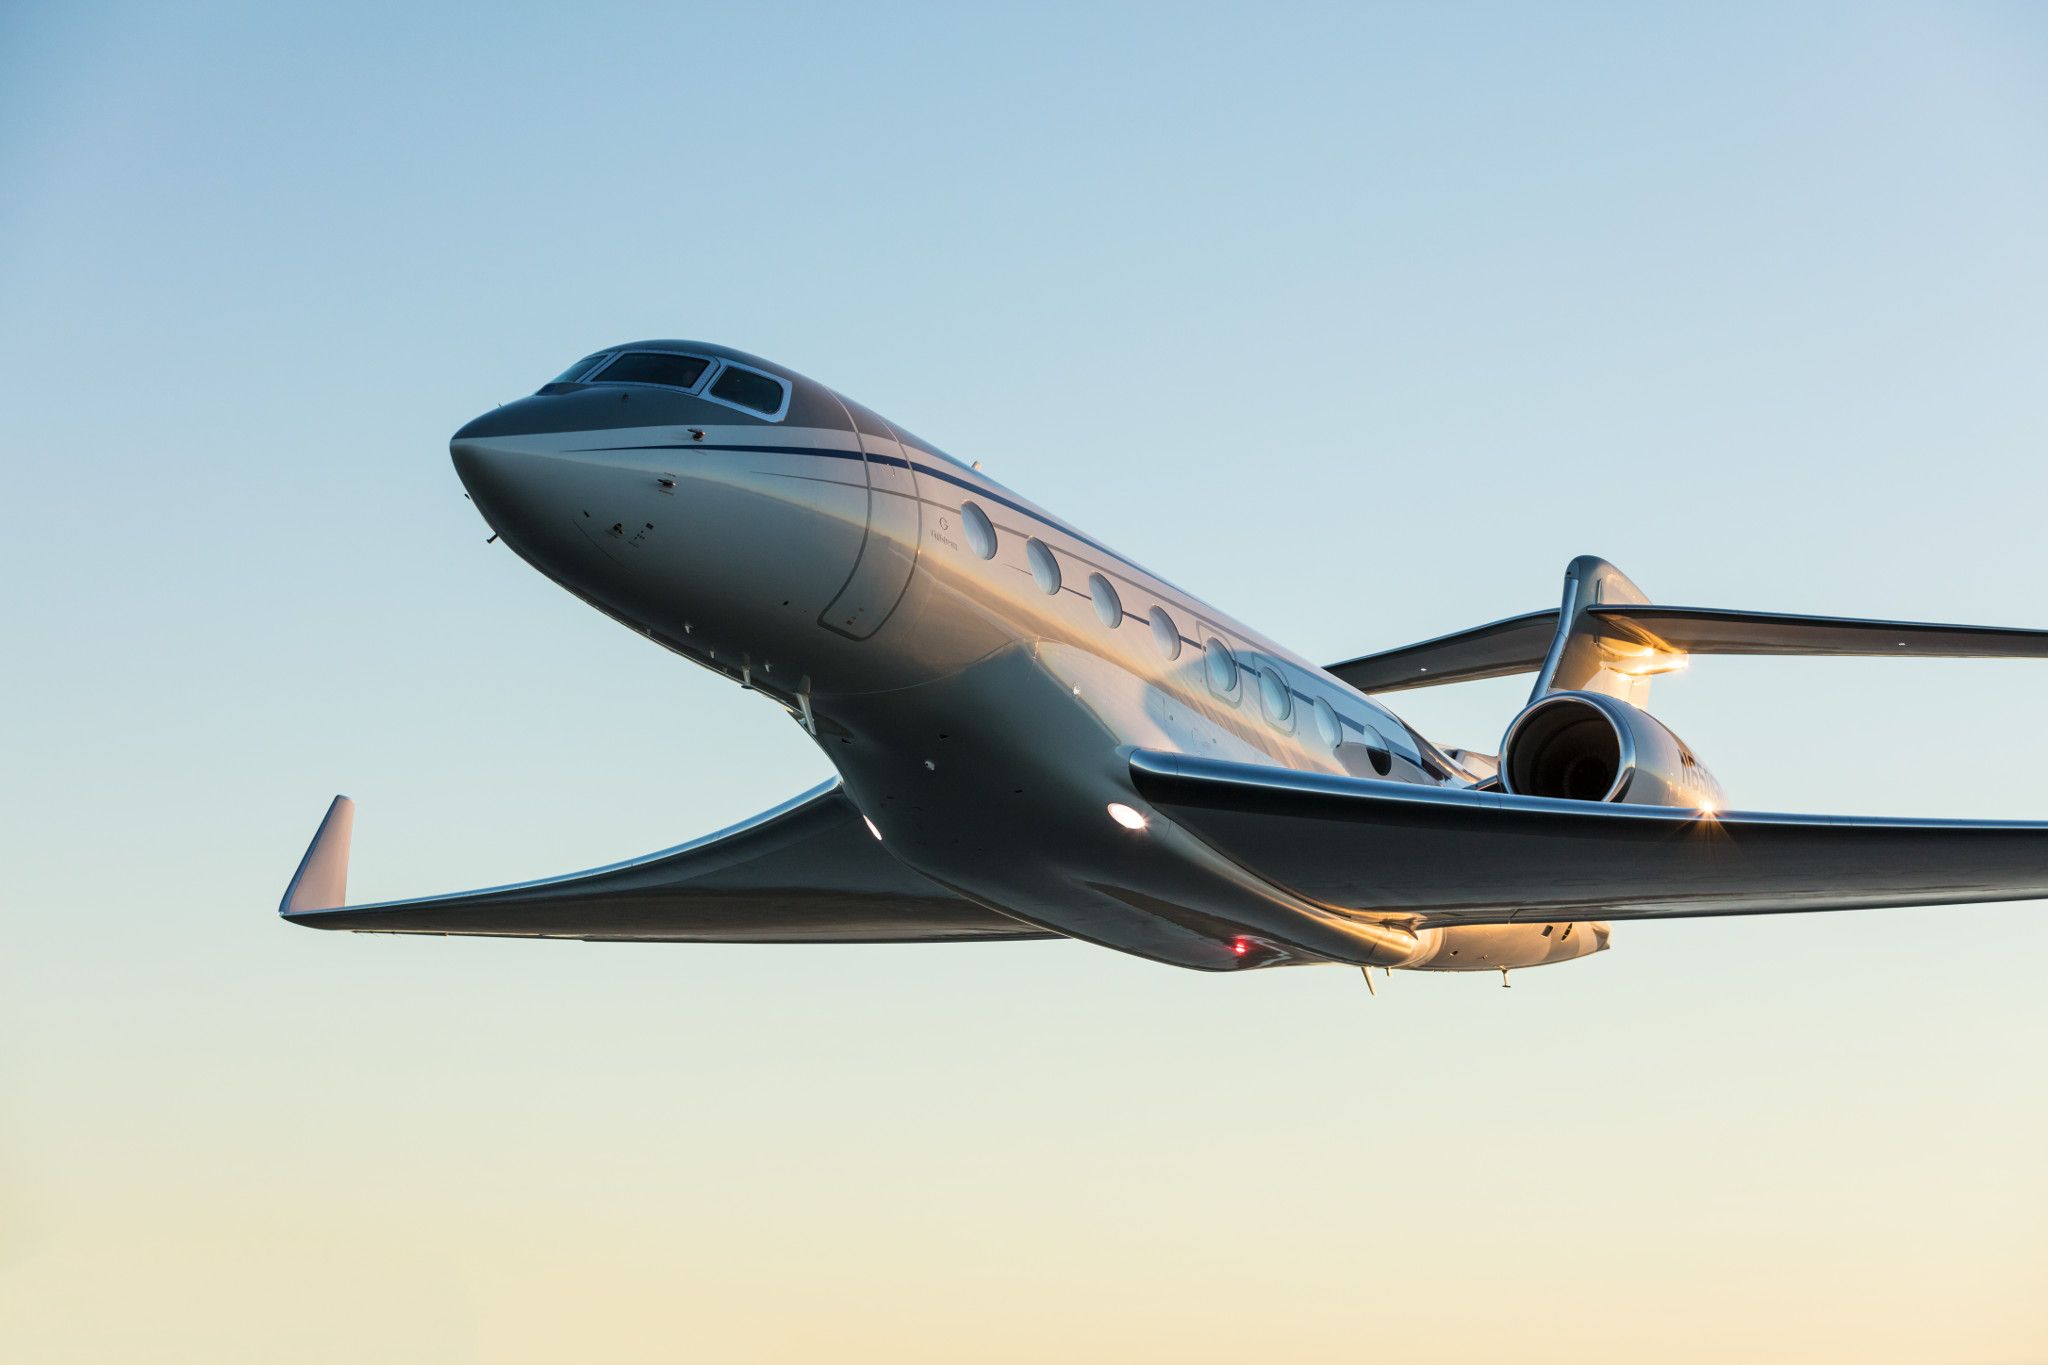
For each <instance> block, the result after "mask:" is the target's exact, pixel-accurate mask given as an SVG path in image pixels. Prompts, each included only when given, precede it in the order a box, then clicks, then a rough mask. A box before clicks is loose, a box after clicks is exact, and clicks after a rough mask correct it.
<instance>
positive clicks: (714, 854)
mask: <svg viewBox="0 0 2048 1365" xmlns="http://www.w3.org/2000/svg"><path fill="white" fill-rule="evenodd" d="M449 451H450V456H451V458H452V459H453V461H454V464H455V468H456V471H457V473H458V474H459V476H460V478H461V481H462V483H463V485H464V487H465V488H466V489H467V490H468V495H469V497H470V498H471V499H472V500H473V502H474V504H475V506H476V508H477V510H478V511H479V512H480V513H481V514H482V516H483V518H484V520H485V521H486V522H487V523H488V525H489V528H490V530H491V532H492V536H491V538H492V539H493V540H497V539H502V540H503V541H504V542H505V544H506V545H508V546H509V547H510V548H511V549H512V551H513V552H514V553H515V554H517V555H518V556H519V557H520V558H521V559H523V560H525V561H526V562H527V563H528V564H530V565H531V566H532V567H533V568H535V569H537V570H539V571H540V573H542V574H543V575H545V576H546V577H547V578H549V579H551V580H553V581H554V582H555V583H557V584H559V585H560V586H561V587H563V588H566V589H567V590H568V591H569V592H571V593H574V594H575V595H576V596H577V597H579V598H581V599H582V600H583V601H584V602H586V603H588V604H589V605H591V606H593V607H595V608H596V609H597V610H599V611H601V612H603V613H605V614H606V615H607V616H610V617H612V618H613V619H614V620H616V621H618V622H619V623H621V624H622V625H625V626H626V627H628V628H630V629H632V630H634V631H637V632H639V633H640V634H641V635H643V636H645V637H646V638H647V639H649V640H651V641H653V642H655V643H656V644H659V645H661V646H662V647H663V648H665V649H667V650H669V651H671V652H672V653H675V654H677V655H680V656H682V657H683V658H685V659H688V660H689V661H691V662H692V663H695V664H698V665H700V666H702V667H704V668H707V669H710V670H711V671H713V672H715V673H718V674H720V675H722V676H724V677H725V678H727V679H729V680H730V681H732V682H735V683H737V684H738V685H739V686H740V687H741V688H742V689H744V690H747V691H750V692H752V693H754V694H756V695H757V696H760V697H763V698H766V699H767V700H769V701H771V702H773V703H774V704H775V705H776V706H778V707H781V708H782V709H783V710H785V711H786V712H788V714H789V715H790V716H791V717H792V718H793V719H794V720H795V721H796V723H797V724H798V725H800V726H801V727H802V729H803V730H804V732H805V733H806V734H807V735H808V736H809V737H810V738H811V740H812V741H814V742H815V743H816V744H817V746H818V748H819V750H820V751H821V752H822V753H823V754H824V755H825V757H826V758H827V760H829V761H830V763H831V765H832V767H833V768H834V769H835V770H836V772H837V777H836V778H834V779H832V780H830V781H827V782H825V783H823V784H821V785H819V786H817V787H815V788H813V789H812V790H810V791H807V792H804V793H803V794H801V795H799V796H797V797H795V798H793V799H792V800H790V801H788V802H786V803H785V804H783V805H780V806H777V807H775V808H774V809H773V810H769V811H766V812H763V813H762V814H761V815H759V816H757V817H755V818H753V819H751V820H748V821H745V822H744V823H742V824H739V825H736V826H734V827H732V828H730V829H727V830H723V831H721V832H719V833H716V834H711V835H708V836H706V837H704V838H700V839H697V840H694V841H692V842H689V843H685V844H681V845H678V846H677V847H674V848H670V849H666V850H663V851H661V852H658V853H654V854H651V855H648V856H646V857H642V858H638V859H634V860H632V861H628V862H622V863H617V864H613V865H611V866H607V867H600V868H596V869H593V870H590V871H586V872H579V873H575V874H573V875H569V876H563V877H555V878H549V879H545V880H540V881H528V882H520V883H515V884H512V885H507V886H496V887H490V888H486V889H483V890H477V891H467V892H461V893H456V894H450V895H439V896H428V897H424V898H420V899H412V900H399V901H386V902H382V903H378V904H368V905H350V904H348V903H347V874H348V860H349V843H350V834H351V827H352V823H353V813H354V806H353V804H352V803H351V802H350V801H349V800H348V798H346V797H336V798H335V799H334V802H333V804H332V805H331V806H330V808H329V809H328V812H327V815H326V817H325V819H324V820H323V821H322V822H321V824H320V826H319V829H318V831H317V833H316V834H315V835H314V838H313V841H312V843H311V845H310V846H309V847H308V848H307V850H306V853H305V856H304V858H303V859H302V860H301V862H300V864H299V867H298V870H297V872H296V873H295V874H294V875H293V877H292V879H291V882H290V884H289V886H288V887H287V889H286V891H285V894H284V898H283V902H282V904H281V906H280V912H281V913H282V915H283V916H284V918H285V919H287V920H289V921H291V922H292V923H295V924H301V925H307V926H310V927H313V928H320V929H346V930H364V931H372V932H388V933H413V934H444V935H445V934H477V935H493V936H511V937H527V938H568V939H587V940H625V941H644V942H656V941H659V942H714V943H907V942H956V941H963V942H964V941H979V940H1020V939H1046V938H1071V939H1080V940H1083V941H1085V942H1088V943H1093V944H1097V945H1100V946H1102V947H1106V948H1113V949H1116V950H1119V951H1121V952H1125V953H1130V954H1134V955H1136V956H1138V957H1141V958H1147V959H1150V960H1152V961H1155V962H1160V963H1166V964H1170V965H1173V966H1178V967H1187V968H1194V969H1199V970H1205V971H1217V972H1234V971H1244V970H1249V969H1256V968H1264V967H1273V966H1282V965H1297V964H1335V965H1340V966H1344V967H1349V968H1358V969H1363V970H1364V971H1365V973H1366V982H1367V984H1368V985H1371V983H1372V969H1373V968H1375V967H1377V968H1381V969H1383V971H1384V970H1395V969H1399V970H1418V971H1497V972H1500V973H1501V978H1502V984H1507V983H1508V976H1507V974H1508V972H1509V971H1510V970H1513V969H1520V968H1527V967H1537V966H1545V965H1549V964H1553V963H1559V962H1568V961H1574V960H1578V959H1581V958H1585V957H1589V956H1591V955H1592V954H1594V953H1597V952H1600V951H1601V950H1603V949H1605V948H1607V947H1608V946H1609V942H1610V939H1611V930H1612V925H1613V924H1615V923H1617V922H1625V921H1633V920H1646V919H1660V918H1675V917H1684V916H1712V915H1760V914H1773V913H1779V912H1786V911H1816V910H1852V909H1862V908H1868V907H1878V906H1903V905H1939V904H1954V903H1966V902H1988V901H2003V900H2026V899H2035V898H2041V897H2048V823H2032V822H2018V821H2005V822H1989V823H1986V822H1969V821H1957V820H1911V819H1895V818H1849V817H1836V816H1805V815H1785V814H1768V813H1753V812H1747V811H1736V810H1731V809H1728V808H1727V807H1726V803H1725V801H1724V799H1723V796H1722V792H1721V789H1720V787H1719V785H1718V784H1717V783H1716V782H1715V780H1714V778H1713V777H1712V775H1711V774H1710V773H1709V772H1708V770H1707V768H1706V767H1705V766H1704V765H1703V764H1702V763H1701V762H1700V760H1699V758H1698V756H1697V755H1696V754H1695V753H1694V752H1693V750H1692V749H1691V747H1690V746H1688V745H1687V744H1686V743H1685V741H1684V740H1682V739H1680V738H1679V737H1678V736H1677V735H1676V734H1674V733H1673V732H1672V731H1671V730H1670V729H1669V728H1667V727H1666V726H1665V725H1663V724H1662V723H1661V722H1659V721H1658V720H1657V719H1655V718H1654V717H1653V716H1652V715H1651V714H1650V712H1649V711H1648V709H1647V704H1648V696H1649V690H1650V686H1651V684H1652V682H1653V680H1654V679H1655V678H1656V677H1657V676H1659V675H1661V674H1665V673H1669V672H1672V671H1674V670H1676V669H1678V668H1681V667H1684V666H1685V665H1686V664H1687V663H1688V661H1689V659H1690V657H1691V656H1692V655H1696V654H1697V655H1714V654H1750V655H1838V656H1878V655H1891V656H1896V657H1909V656H1922V657H1924V656H1939V657H1954V658H1962V657H2000V658H2042V657H2048V631H2041V630H2022V629H2009V628H2000V627H1984V626H1956V625H1936V624H1926V623H1915V622H1899V621H1871V620H1856V619H1849V618H1840V617H1822V616H1793V615H1785V614H1781V613H1771V612H1755V611H1730V610H1723V609H1717V608H1705V607H1682V606H1664V605H1658V604H1655V603H1653V602H1651V601H1650V600H1649V599H1648V598H1647V597H1646V596H1645V594H1644V593H1643V592H1642V591H1641V590H1639V589H1638V588H1637V587H1636V585H1635V584H1634V583H1632V582H1631V581H1630V580H1629V579H1628V578H1627V577H1626V576H1625V575H1624V574H1622V572H1621V571H1620V570H1619V569H1617V568H1615V567H1614V566H1613V565H1612V564H1609V563H1607V562H1605V561H1604V560H1601V559H1598V558H1595V557H1592V556H1582V557H1580V558H1577V559H1574V560H1573V561H1572V562H1571V564H1570V566H1569V568H1568V569H1567V570H1566V573H1565V580H1564V592H1563V598H1562V601H1561V602H1560V603H1559V605H1558V606H1557V607H1556V608H1554V609H1546V610H1542V611H1534V612H1529V613H1526V614H1524V615H1519V616H1512V617H1508V618H1506V619H1504V620H1499V621H1494V622H1492V623H1490V624H1487V625H1481V626H1478V627H1476V628H1473V629H1470V630H1463V631H1457V632H1455V633H1452V634H1448V635H1442V636H1439V637H1437V638H1435V639H1431V640H1426V641H1423V642H1421V643H1419V644H1411V645H1406V646H1402V647H1399V648H1395V649H1389V650H1384V651H1381V652H1377V653H1372V654H1366V655H1363V656H1361V657H1359V658H1354V659H1349V660H1345V661H1343V662H1340V663H1333V664H1330V665H1328V666H1326V667H1324V666H1317V665H1316V664H1314V663H1312V662H1310V661H1308V660H1306V659H1304V658H1301V657H1300V656H1298V655H1295V654H1293V653H1290V652H1289V651H1288V650H1286V649H1284V648H1283V647H1281V646H1280V645H1278V644H1275V643H1274V642H1272V641H1270V640H1268V639H1266V638H1265V637H1263V636H1261V635H1259V634H1258V633H1257V632H1255V631H1254V630H1252V629H1251V628H1250V627H1248V626H1246V625H1243V624H1241V623H1239V622H1237V621H1234V620H1232V619H1231V618H1230V617H1228V616H1226V615H1224V614H1223V613H1221V612H1219V611H1217V610H1216V609H1215V608H1213V607H1211V606H1209V605H1207V604H1205V603H1204V602H1202V601H1200V600H1198V599H1196V598H1194V597H1192V596H1190V595H1189V594H1187V593H1185V592H1182V591H1181V590H1179V589H1178V588H1176V587H1174V586H1173V585H1172V584H1171V583H1168V582H1167V581H1166V580H1165V579H1163V578H1160V577H1159V576H1158V575H1156V574H1154V573H1152V572H1151V571H1149V570H1147V569H1146V568H1144V567H1142V566H1141V565H1139V564H1136V563H1134V562H1132V561H1131V560H1129V559H1127V558H1125V557H1124V556H1123V555H1121V554H1119V553H1117V552H1116V551H1115V550H1112V549H1110V548H1109V547H1108V546H1107V545H1106V544H1104V543H1103V542H1101V541H1099V540H1096V539H1094V538H1092V537H1090V536H1089V535H1087V534H1085V533H1084V532H1082V531H1080V530H1078V529H1076V528H1075V527H1074V526H1072V525H1071V524H1069V523H1068V522H1066V521H1063V520H1061V519H1060V518H1058V517H1055V516H1053V515H1052V514H1051V513H1049V512H1047V511H1045V510H1043V509H1042V508H1040V507H1038V506H1037V505H1036V504H1034V503H1032V502H1030V501H1028V500H1026V499H1025V498H1023V497H1021V496H1019V495H1018V494H1016V493H1014V492H1012V491H1010V490H1009V489H1008V488H1007V487H1005V486H1004V485H1003V484H1001V483H998V482H997V481H996V480H995V479H993V478H991V477H990V476H989V475H987V474H985V473H983V472H982V471H981V469H980V468H979V465H978V464H976V463H968V462H963V461H961V460H958V459H955V458H953V457H952V456H950V455H947V454H946V453H945V452H943V451H941V450H939V449H938V448H937V447H936V446H934V445H932V444H930V443H929V442H927V441H924V440H921V439H919V438H918V437H916V436H914V435H912V434H911V433H910V432H908V431H906V430H904V429H903V428H902V427H899V426H897V425H896V424H894V423H893V422H890V421H886V420H884V419H883V418H882V417H880V416H878V415H877V414H875V413H874V412H872V411H870V410H869V409H868V408H865V407H863V406H861V405H860V404H859V403H856V402H854V401H853V400H851V399H849V398H846V397H844V396H842V395H840V394H839V393H836V392H835V391H833V390H831V389H829V388H826V387H825V386H823V385H821V384H818V383H816V382H814V381H812V380H809V379H806V378H804V377H803V376H802V375H800V374H797V373H796V372H795V371H793V370H790V369H788V368H786V367H784V366H781V365H778V364H775V363H773V362H771V361H767V360H763V359H761V358H759V357H756V356H752V355H748V354H746V353H744V352H741V351H736V350H733V349H731V348H728V347H724V346H714V345H707V344H704V343H701V342H694V341H642V342H632V343H628V344H625V345H620V346H612V347H607V348H606V349H604V350H601V351H597V352H594V353H592V354H590V355H587V356H585V357H584V358H582V359H580V360H578V361H577V362H576V363H575V364H574V365H571V366H570V367H569V368H568V369H566V370H564V371H563V372H562V373H561V374H560V375H559V376H557V377H556V378H555V379H554V380H552V381H551V382H549V383H547V384H544V385H542V386H541V388H540V389H539V390H538V391H537V392H535V393H534V394H532V395H531V396H529V397H525V398H521V399H518V400H516V401H514V402H511V403H507V404H505V405H503V406H501V407H498V408H497V409H495V410H494V411H491V412H488V413H485V414H484V415H483V416H481V417H478V418H476V419H475V420H474V421H472V422H470V423H468V424H467V425H466V426H464V427H462V428H461V429H460V430H459V431H457V432H456V433H455V435H454V437H453V439H452V440H451V442H450V445H449ZM1514 674H1530V675H1533V686H1532V688H1531V691H1530V694H1529V700H1528V702H1527V704H1526V705H1525V706H1524V707H1523V709H1522V710H1521V711H1520V713H1519V714H1517V715H1516V716H1515V717H1514V718H1513V720H1512V721H1511V722H1510V724H1509V725H1508V727H1507V729H1506V732H1505V735H1504V737H1503V738H1502V740H1501V742H1500V745H1499V746H1498V752H1497V753H1484V752H1478V751H1474V750H1469V749H1464V748H1455V747H1440V746H1438V745H1437V744H1434V743H1432V742H1431V741H1429V740H1428V739H1425V738H1424V737H1423V736H1422V735H1421V734H1419V733H1417V731H1416V730H1415V729H1414V728H1412V727H1411V726H1409V725H1407V724H1405V723H1403V722H1402V721H1401V720H1400V719H1399V718H1398V717H1396V716H1395V715H1394V713H1393V712H1392V711H1391V710H1389V709H1387V706H1386V705H1385V703H1384V702H1383V701H1382V698H1384V697H1386V696H1388V695H1389V694H1393V693H1398V692H1400V691H1403V690H1406V689H1411V688H1417V687H1430V686H1442V685H1448V684H1455V683H1459V682H1465V681H1470V680H1474V679H1480V678H1494V677H1502V676H1508V675H1514Z"/></svg>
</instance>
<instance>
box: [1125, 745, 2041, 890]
mask: <svg viewBox="0 0 2048 1365" xmlns="http://www.w3.org/2000/svg"><path fill="white" fill-rule="evenodd" d="M1131 776H1132V779H1133V781H1134V782H1135V783H1136V784H1137V788H1138V790H1139V791H1140V792H1141V793H1142V794H1143V795H1144V796H1145V798H1146V799H1147V800H1149V801H1150V802H1151V803H1152V804H1153V805H1154V806H1155V807H1157V808H1158V809H1159V810H1160V811H1161V812H1162V813H1163V814H1165V815H1166V816H1167V817H1168V818H1170V819H1172V820H1173V821H1174V822H1175V823H1177V824H1179V825H1180V826H1181V827H1182V828H1184V829H1187V830H1189V831H1191V832H1192V833H1194V834H1195V835H1196V836H1197V837H1198V838H1200V839H1202V840H1203V841H1204V842H1206V843H1208V844H1209V845H1210V846H1211V847H1213V848H1215V849H1216V850H1217V851H1218V852H1220V853H1222V854H1223V855H1224V856H1225V857H1228V858H1230V859H1232V860H1233V861H1235V862H1237V863H1238V864H1240V865H1241V866H1243V867H1245V868H1247V869H1249V870H1250V871H1252V872H1253V873H1255V874H1257V875H1258V876H1260V877H1262V878H1264V879H1266V880H1267V881H1270V882H1273V883H1275V884H1276V885H1279V886H1281V887H1284V888H1286V889H1287V890H1290V891H1293V892H1295V893H1297V894H1298V895H1301V896H1303V897H1306V898H1307V899H1309V900H1312V901H1315V902H1318V903H1320V904H1323V905H1328V906H1335V907H1338V908H1342V909H1349V910H1354V911H1358V912H1361V913H1365V914H1370V915H1373V916H1374V917H1378V918H1384V919H1386V920H1388V921H1392V922H1399V923H1405V924H1410V925H1413V926H1415V927H1418V928H1427V927H1430V926H1442V925H1453V924H1507V923H1512V922H1515V921H1518V920H1530V921H1535V922H1538V923H1546V922H1553V921H1560V922H1561V921H1579V920H1628V919H1669V918H1679V917H1685V916H1696V915H1763V914H1773V913H1778V912H1784V911H1800V910H1859V909H1868V908H1873V907H1877V906H1889V905H1946V904H1955V903H1962V902H1980V901H2008V900H2036V899H2040V898H2043V897H2048V824H2040V823H2031V822H2024V821H1997V822H1991V823H1973V822H1970V821H1964V820H1895V819H1864V818H1848V817H1834V816H1806V815H1769V814H1757V813H1751V812H1727V813H1724V814H1721V815H1718V816H1714V815H1702V814H1701V813H1699V812H1698V811H1693V810H1684V809H1679V808H1675V807H1666V806H1624V805H1609V804H1604V803H1601V802H1594V801H1556V800H1546V799H1543V798H1540V797H1527V796H1510V795H1506V794H1504V793H1499V792H1487V791H1475V790H1473V789H1470V788H1459V787H1424V786H1411V785H1407V784H1404V783H1399V782H1378V781H1373V780H1370V779H1365V778H1356V777H1342V776H1332V775H1327V774H1322V773H1304V772H1296V771H1293V770H1291V769H1284V768H1269V767H1263V766H1258V765H1253V764H1244V763H1228V762H1224V761H1222V760H1219V759H1207V758H1195V757H1190V756H1186V755H1178V754H1164V753H1154V752H1150V751H1145V750H1140V751H1138V752H1136V753H1134V754H1132V755H1131Z"/></svg>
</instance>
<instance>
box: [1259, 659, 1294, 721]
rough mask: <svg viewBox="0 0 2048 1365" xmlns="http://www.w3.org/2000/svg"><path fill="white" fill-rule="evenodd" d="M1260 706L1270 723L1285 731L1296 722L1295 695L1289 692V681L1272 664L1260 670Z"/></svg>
mask: <svg viewBox="0 0 2048 1365" xmlns="http://www.w3.org/2000/svg"><path fill="white" fill-rule="evenodd" d="M1259 706H1260V708H1261V709H1263V710H1264V711H1265V713H1266V719H1267V720H1268V721H1270V722H1272V723H1273V724H1274V725H1277V726H1279V727H1281V728H1283V729H1286V728H1290V726H1291V723H1292V721H1293V720H1294V694H1293V693H1292V692H1290V691H1288V690H1287V679H1285V678H1283V677H1281V676H1280V670H1279V669H1277V668H1275V667H1273V666H1272V665H1271V664H1268V665H1266V666H1265V667H1264V668H1261V669H1260V670H1259Z"/></svg>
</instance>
